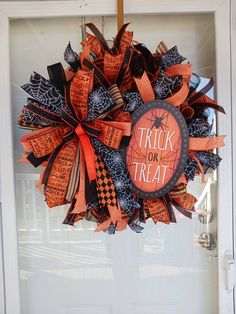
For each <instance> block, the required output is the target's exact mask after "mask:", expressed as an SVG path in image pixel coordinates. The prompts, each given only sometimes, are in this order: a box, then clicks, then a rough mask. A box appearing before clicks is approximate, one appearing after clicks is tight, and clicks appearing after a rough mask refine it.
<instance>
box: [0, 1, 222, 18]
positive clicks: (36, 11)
mask: <svg viewBox="0 0 236 314" xmlns="http://www.w3.org/2000/svg"><path fill="white" fill-rule="evenodd" d="M224 1H225V0H207V1H206V0H198V1H193V0H179V1H176V0H170V1H167V0H159V1H156V0H145V1H140V0H139V1H137V0H129V1H125V5H124V11H125V14H126V15H127V14H156V13H160V14H169V13H171V14H176V13H210V12H215V11H216V9H217V8H218V7H219V6H221V4H222V3H224ZM0 9H1V10H2V11H3V12H4V14H5V15H6V16H8V17H9V18H22V17H53V16H54V17H57V16H61V17H62V16H81V15H87V16H88V15H96V16H99V15H116V1H114V0H99V5H98V0H87V1H83V0H76V1H66V5H65V2H64V1H35V2H2V3H1V5H0Z"/></svg>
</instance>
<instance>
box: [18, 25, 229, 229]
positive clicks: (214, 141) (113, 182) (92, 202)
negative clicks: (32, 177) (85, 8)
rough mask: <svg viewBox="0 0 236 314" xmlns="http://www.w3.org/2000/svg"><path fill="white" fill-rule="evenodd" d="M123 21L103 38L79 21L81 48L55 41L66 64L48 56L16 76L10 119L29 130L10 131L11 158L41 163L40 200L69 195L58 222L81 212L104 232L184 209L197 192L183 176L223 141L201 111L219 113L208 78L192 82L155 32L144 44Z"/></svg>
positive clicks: (212, 164)
mask: <svg viewBox="0 0 236 314" xmlns="http://www.w3.org/2000/svg"><path fill="white" fill-rule="evenodd" d="M127 26H128V24H124V25H123V26H122V27H121V28H120V30H119V32H118V33H117V35H116V37H115V38H114V41H113V46H112V47H110V46H109V45H108V43H107V41H106V40H105V39H104V37H103V35H102V33H101V32H100V31H99V30H98V29H97V28H96V26H95V25H94V24H91V23H90V24H86V27H87V28H89V29H90V31H91V32H90V33H87V34H86V39H85V40H83V41H82V43H81V44H82V51H81V52H80V53H79V54H77V53H76V52H75V51H73V49H72V48H71V45H70V43H69V44H68V46H67V47H66V49H65V52H64V59H65V61H66V62H67V63H68V65H69V66H68V68H66V69H64V68H63V66H62V64H61V63H56V64H53V65H50V66H48V67H47V69H48V74H49V79H46V78H44V77H43V76H41V75H40V74H38V73H36V72H33V74H32V75H31V78H30V82H29V83H27V84H25V85H23V86H22V88H23V90H24V91H25V92H27V93H28V94H29V97H28V98H27V102H26V104H25V106H24V107H23V109H22V112H21V114H20V116H19V119H18V124H19V126H20V127H22V128H25V129H30V130H32V131H33V132H30V133H28V134H26V135H24V136H23V137H22V138H21V140H20V141H21V144H22V145H23V148H24V154H23V157H22V160H21V161H22V162H27V163H31V164H32V165H33V166H34V167H38V166H41V167H42V169H43V171H42V173H41V175H40V180H39V184H38V188H39V189H40V190H41V191H42V193H43V194H44V195H45V201H46V203H47V205H48V207H55V206H60V205H64V204H70V207H69V209H68V212H67V214H66V217H65V219H64V221H63V223H64V224H69V225H74V224H75V223H76V222H78V221H80V220H82V219H86V220H89V221H94V222H96V223H97V228H96V231H101V230H102V231H105V232H107V233H109V234H113V233H115V231H121V230H124V229H125V228H126V227H127V226H129V227H130V228H131V229H132V230H133V231H135V232H138V233H139V232H141V231H142V229H143V226H142V223H145V222H146V220H147V219H149V218H151V219H152V220H153V222H154V223H157V222H163V223H165V224H169V223H171V222H176V217H175V214H174V211H173V208H176V209H177V210H178V211H180V212H181V213H182V214H183V215H185V216H186V217H188V218H191V217H192V213H193V211H194V204H195V203H196V201H197V200H196V198H195V197H194V196H193V195H191V194H189V193H188V192H187V186H188V182H189V181H190V180H194V178H195V176H197V175H199V174H201V175H202V177H203V180H204V174H205V173H206V171H207V170H208V169H209V168H211V169H214V170H215V169H216V168H217V167H218V165H219V163H220V161H221V158H220V157H219V156H218V155H217V154H216V153H214V152H213V150H214V149H215V148H218V147H220V146H223V145H224V141H223V138H224V136H216V135H215V134H214V133H213V131H212V124H211V123H210V122H209V119H208V116H209V109H208V108H213V109H214V110H217V111H220V112H222V113H224V109H223V108H222V107H221V106H220V105H218V104H217V103H216V102H215V101H214V100H212V99H210V98H209V97H208V96H207V95H206V93H207V92H208V91H209V90H210V89H211V88H212V86H213V80H212V79H211V80H210V81H209V82H208V83H207V85H206V86H204V87H203V88H202V89H201V90H198V91H197V88H198V86H199V84H200V77H199V76H198V75H196V74H194V73H192V67H191V64H190V63H187V62H186V61H185V60H186V59H185V58H184V57H183V56H182V55H181V54H180V53H179V52H178V49H177V47H176V46H175V47H173V48H171V49H168V48H167V47H166V45H165V44H164V43H163V42H161V43H160V44H159V45H158V47H157V49H156V51H155V52H154V53H151V52H150V51H149V50H148V48H147V47H146V46H145V45H144V44H141V43H138V42H137V41H134V40H133V32H130V31H127ZM144 116H145V119H146V120H145V121H146V122H145V121H144V120H143V119H142V117H144ZM171 119H172V120H171ZM176 121H177V122H176ZM145 123H146V124H147V123H149V124H148V125H149V128H147V127H144V125H146V124H145ZM171 127H175V129H176V130H177V131H178V132H177V131H173V132H172V133H170V132H171V131H170V128H171ZM140 130H141V131H142V133H141V134H139V136H138V135H137V132H138V131H140ZM145 132H146V133H145ZM168 132H169V133H168ZM176 134H177V135H178V136H177V135H176ZM175 136H176V138H175V140H174V141H172V140H173V139H174V137H175ZM140 138H142V139H140ZM151 138H152V139H154V140H155V143H154V146H151V144H150V143H151V142H150V139H151ZM157 139H158V140H159V142H157ZM137 141H140V145H143V146H144V148H146V151H145V150H142V147H141V146H140V147H139V146H138V143H137ZM164 141H166V144H163V143H164ZM160 143H162V144H160ZM161 145H162V146H161ZM163 145H165V146H163ZM168 146H169V147H168ZM147 149H149V151H148V154H149V155H148V156H147V154H145V152H147ZM162 150H163V151H164V152H161V151H162ZM147 158H148V159H147ZM150 158H151V160H152V163H150V164H148V160H150ZM164 162H166V163H165V165H164ZM134 164H135V168H134V167H133V166H134ZM153 165H155V171H154V172H153V173H152V179H150V178H149V176H151V170H150V169H151V168H150V167H151V166H153ZM161 166H162V167H166V168H163V169H164V170H165V178H164V175H162V179H160V173H161V172H160V171H161V168H160V167H161ZM158 167H159V168H158ZM145 171H146V172H145ZM168 171H169V172H168ZM145 173H146V174H145ZM145 175H146V177H145ZM135 178H136V180H137V182H135ZM145 178H146V179H145ZM163 178H164V179H163ZM161 180H162V181H163V182H160V181H161ZM164 181H165V182H164ZM150 182H151V185H148V184H149V183H150ZM158 184H159V185H158ZM148 189H151V191H149V190H148ZM149 192H150V193H149Z"/></svg>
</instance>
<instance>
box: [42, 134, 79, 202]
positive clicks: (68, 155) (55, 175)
mask: <svg viewBox="0 0 236 314" xmlns="http://www.w3.org/2000/svg"><path fill="white" fill-rule="evenodd" d="M77 147H78V141H77V139H76V138H75V139H73V140H72V141H71V142H69V143H66V144H64V145H63V147H62V148H61V150H60V152H59V153H58V155H57V156H56V159H55V160H54V162H53V165H52V168H51V171H50V175H49V177H48V180H47V185H46V191H45V195H46V202H47V204H48V206H49V207H54V206H59V205H62V204H64V203H65V201H64V200H65V196H66V191H67V185H68V182H69V179H70V173H71V169H72V167H73V163H74V159H75V155H76V151H77ZM49 162H50V159H49Z"/></svg>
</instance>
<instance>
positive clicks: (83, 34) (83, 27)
mask: <svg viewBox="0 0 236 314" xmlns="http://www.w3.org/2000/svg"><path fill="white" fill-rule="evenodd" d="M85 23H86V20H85V16H81V25H80V27H81V37H82V40H85V39H86V25H85Z"/></svg>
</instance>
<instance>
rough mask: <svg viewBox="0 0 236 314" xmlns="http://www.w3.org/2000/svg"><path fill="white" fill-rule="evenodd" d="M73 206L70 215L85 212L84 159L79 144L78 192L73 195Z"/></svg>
mask: <svg viewBox="0 0 236 314" xmlns="http://www.w3.org/2000/svg"><path fill="white" fill-rule="evenodd" d="M75 199H76V202H75V206H74V209H73V210H72V212H71V213H72V214H80V213H83V212H85V211H86V209H87V203H86V197H85V158H84V152H83V149H82V146H81V144H80V165H79V190H78V192H77V193H76V195H75Z"/></svg>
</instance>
